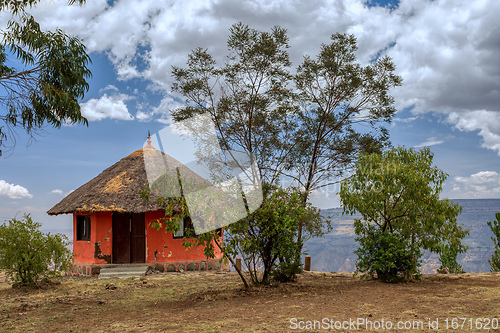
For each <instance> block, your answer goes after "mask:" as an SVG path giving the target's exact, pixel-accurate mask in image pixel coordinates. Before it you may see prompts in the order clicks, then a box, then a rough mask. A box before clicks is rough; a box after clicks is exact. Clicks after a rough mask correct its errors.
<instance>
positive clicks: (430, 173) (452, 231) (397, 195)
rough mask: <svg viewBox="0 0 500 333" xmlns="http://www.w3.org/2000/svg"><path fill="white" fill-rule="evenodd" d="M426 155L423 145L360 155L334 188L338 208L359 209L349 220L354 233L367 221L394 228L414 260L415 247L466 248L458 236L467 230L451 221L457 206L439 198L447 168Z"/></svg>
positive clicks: (381, 227) (390, 230)
mask: <svg viewBox="0 0 500 333" xmlns="http://www.w3.org/2000/svg"><path fill="white" fill-rule="evenodd" d="M432 160H433V154H432V153H431V151H430V149H429V148H424V149H422V150H415V149H413V148H410V149H406V148H404V147H398V148H394V149H392V150H388V151H385V152H383V153H382V154H361V155H360V157H359V162H358V167H357V169H356V172H355V173H354V174H353V175H352V177H351V178H349V179H347V180H345V181H344V182H342V184H341V188H340V192H339V194H340V199H341V202H342V205H343V207H344V213H350V214H353V213H355V212H356V211H357V212H359V213H360V214H361V215H362V219H357V220H356V222H355V228H357V234H358V235H359V236H361V237H365V236H366V235H369V234H370V232H369V230H370V228H369V227H368V226H373V227H374V228H375V229H376V230H379V231H381V232H383V233H395V234H398V235H400V236H401V237H402V238H403V239H404V240H406V241H408V242H409V246H410V247H409V249H410V250H411V251H413V255H414V258H415V261H416V260H417V259H418V258H419V256H420V254H419V251H418V250H419V249H423V250H429V251H432V252H435V253H440V252H441V251H442V250H443V248H444V247H448V250H451V251H454V252H456V253H463V252H465V251H466V250H467V247H466V246H464V245H463V244H462V239H463V238H464V237H465V236H466V235H468V233H469V230H468V229H467V230H465V229H464V227H463V225H458V224H457V216H458V214H459V213H460V212H461V209H462V207H460V206H459V205H458V204H457V203H453V202H451V201H450V200H448V199H439V193H440V192H441V191H442V185H443V182H444V181H445V180H446V178H447V174H446V173H444V172H443V171H441V170H439V169H438V168H437V167H435V166H433V165H432ZM363 230H367V232H365V233H363ZM415 268H416V266H415ZM406 273H408V272H406Z"/></svg>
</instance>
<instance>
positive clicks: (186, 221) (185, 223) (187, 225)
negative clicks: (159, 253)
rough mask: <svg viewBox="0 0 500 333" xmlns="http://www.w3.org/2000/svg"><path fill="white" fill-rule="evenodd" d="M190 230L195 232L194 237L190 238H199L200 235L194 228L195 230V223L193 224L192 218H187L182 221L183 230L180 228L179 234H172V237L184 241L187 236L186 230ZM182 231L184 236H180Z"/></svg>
mask: <svg viewBox="0 0 500 333" xmlns="http://www.w3.org/2000/svg"><path fill="white" fill-rule="evenodd" d="M188 229H191V230H192V231H193V234H194V236H193V237H190V238H197V237H198V235H197V234H196V232H195V231H194V228H193V223H192V222H191V218H190V217H185V218H184V219H183V220H182V228H179V231H178V233H177V234H174V233H173V232H172V237H173V238H174V239H182V238H184V237H185V235H186V230H188ZM181 231H182V234H180V232H181Z"/></svg>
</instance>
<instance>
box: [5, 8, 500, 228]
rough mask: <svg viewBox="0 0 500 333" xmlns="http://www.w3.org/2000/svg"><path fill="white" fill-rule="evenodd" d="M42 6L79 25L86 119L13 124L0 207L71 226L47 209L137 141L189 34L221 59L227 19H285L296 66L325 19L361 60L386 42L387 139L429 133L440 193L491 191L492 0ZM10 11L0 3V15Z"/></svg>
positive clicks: (499, 169)
mask: <svg viewBox="0 0 500 333" xmlns="http://www.w3.org/2000/svg"><path fill="white" fill-rule="evenodd" d="M385 6H387V7H385ZM51 8H52V9H53V10H50V11H46V12H41V11H33V10H32V11H31V12H32V13H33V14H34V15H35V17H36V18H37V19H38V20H39V22H40V23H41V26H42V28H43V29H54V28H56V27H57V28H61V29H63V30H64V31H66V32H67V33H68V34H72V35H76V36H79V37H80V38H81V39H82V40H83V42H84V43H85V45H86V46H87V48H88V51H89V53H90V56H91V58H92V65H91V66H90V68H91V70H92V73H93V77H92V79H91V80H90V81H89V83H90V90H89V92H88V93H87V94H86V96H85V98H84V99H83V100H82V101H81V105H82V110H83V113H84V115H85V116H86V117H87V118H88V119H89V126H88V127H85V126H82V125H74V126H63V127H62V128H61V129H53V128H46V129H45V130H46V132H45V133H43V134H42V135H40V136H37V137H36V141H35V142H33V143H32V144H31V145H29V146H27V144H28V138H27V137H26V136H25V135H24V134H23V133H22V132H19V137H18V138H17V140H16V146H15V148H14V149H13V150H11V151H10V152H9V151H6V152H5V154H4V156H2V157H0V221H4V220H6V219H10V218H12V217H14V216H16V215H17V216H18V217H20V216H22V215H23V214H24V213H31V214H32V215H33V217H34V218H35V219H36V220H37V221H39V222H42V223H43V227H44V229H45V230H50V231H58V232H60V231H63V232H66V233H68V230H70V229H71V217H70V216H68V215H62V216H58V217H50V216H48V215H46V211H47V210H48V209H50V208H51V207H52V206H53V205H54V204H56V203H57V202H59V201H60V200H61V199H62V198H63V197H64V196H65V195H66V194H68V193H69V192H70V191H72V190H74V189H76V188H78V187H79V186H80V185H83V184H84V183H86V182H87V181H89V180H90V179H92V178H93V177H95V176H97V175H98V174H99V173H100V172H101V171H103V170H104V169H105V168H107V167H108V166H111V165H112V164H113V163H115V162H117V161H118V160H120V159H121V158H123V157H125V156H127V155H128V154H130V153H131V152H133V151H134V150H136V149H140V148H141V147H142V145H143V144H144V140H145V138H146V135H147V132H148V130H150V131H151V133H156V132H158V131H160V130H161V129H163V128H164V127H165V126H166V125H167V124H168V122H169V111H170V110H171V109H174V108H176V107H179V106H181V105H182V103H181V101H182V99H181V98H180V97H179V96H175V95H172V94H171V84H172V79H171V73H170V68H171V66H172V65H177V66H183V65H184V64H185V62H186V59H187V54H188V53H189V52H190V50H192V49H194V48H195V47H198V46H201V47H205V48H208V49H209V50H210V52H211V53H212V54H213V55H214V56H215V58H216V59H217V60H221V59H223V58H222V57H223V56H224V55H225V50H226V44H225V42H226V38H227V34H228V29H229V27H230V26H231V25H232V24H234V23H236V22H238V21H242V22H243V23H245V24H248V25H250V26H251V27H253V28H257V29H260V30H269V29H270V28H271V27H272V26H274V25H280V26H281V27H283V28H285V29H287V30H288V36H289V37H290V45H291V48H290V53H291V57H292V61H293V63H294V66H297V65H298V64H299V63H300V62H301V59H302V57H303V55H305V54H310V55H313V56H314V55H315V54H316V53H317V51H318V50H319V46H320V45H321V43H328V41H329V36H330V35H331V34H332V33H335V32H348V33H353V34H354V35H355V36H356V37H357V39H358V46H359V50H358V54H357V55H358V59H359V61H360V63H362V64H367V63H369V61H370V60H371V59H373V58H374V57H376V56H377V55H382V54H387V55H389V56H391V57H392V58H393V60H394V62H395V64H396V66H397V73H398V74H399V75H401V76H403V79H404V82H403V87H401V88H397V89H395V90H394V91H393V92H392V93H393V95H394V96H395V99H396V103H395V105H396V107H397V109H398V113H397V115H396V118H395V119H394V121H393V123H392V124H391V125H390V126H389V129H390V134H391V141H392V142H393V144H394V145H405V146H407V147H417V148H420V147H423V146H430V147H431V150H432V151H433V152H434V153H435V164H436V165H437V166H438V167H440V168H441V169H443V170H444V171H445V172H447V173H448V174H449V178H448V180H447V182H446V184H445V188H444V191H443V196H445V197H449V198H499V197H500V163H499V162H500V156H499V154H500V62H498V57H497V54H498V52H499V51H500V21H498V19H497V17H498V15H499V14H500V2H498V1H496V0H490V1H488V0H481V1H480V0H477V1H470V0H468V1H466V0H448V1H439V0H438V1H430V0H403V1H400V2H395V1H384V2H380V1H378V2H375V1H370V2H369V3H367V2H365V1H362V0H338V1H337V0H335V1H334V0H331V1H330V0H314V1H307V2H306V1H298V0H297V1H289V0H267V1H260V0H254V1H235V0H211V1H193V0H186V1H182V2H181V1H154V0H141V1H138V0H120V1H115V2H112V3H111V4H110V3H108V2H107V1H105V0H93V1H89V2H88V3H87V4H86V5H84V6H83V7H78V6H72V7H68V6H66V4H65V2H64V1H62V0H58V1H55V5H54V6H53V7H51ZM9 19H10V15H9V14H8V13H0V26H1V27H5V26H6V22H7V21H8V20H9ZM0 112H2V111H1V110H0ZM0 126H1V125H0ZM9 143H12V141H9V142H8V143H7V144H9ZM165 150H166V152H167V153H169V148H168V145H167V146H165ZM336 191H337V189H336V188H333V187H332V188H329V189H327V190H326V191H323V192H318V193H315V194H314V196H313V201H314V202H315V203H316V204H317V205H318V206H320V207H322V208H330V207H336V206H338V204H339V203H338V198H336V195H335V192H336Z"/></svg>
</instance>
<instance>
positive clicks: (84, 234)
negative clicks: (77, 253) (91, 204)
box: [76, 215, 92, 242]
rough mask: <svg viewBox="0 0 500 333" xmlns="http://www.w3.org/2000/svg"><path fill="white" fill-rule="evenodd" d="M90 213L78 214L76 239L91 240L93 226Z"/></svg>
mask: <svg viewBox="0 0 500 333" xmlns="http://www.w3.org/2000/svg"><path fill="white" fill-rule="evenodd" d="M91 224H92V223H91V219H90V215H77V216H76V240H77V241H84V242H90V228H91Z"/></svg>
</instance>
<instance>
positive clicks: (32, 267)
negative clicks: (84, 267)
mask: <svg viewBox="0 0 500 333" xmlns="http://www.w3.org/2000/svg"><path fill="white" fill-rule="evenodd" d="M40 226H41V224H40V223H37V222H33V220H32V219H31V217H30V215H29V214H27V215H25V216H24V218H23V219H21V220H17V219H15V218H14V219H12V220H10V221H8V223H5V224H3V225H1V226H0V268H2V269H5V270H6V271H7V275H8V276H9V277H10V278H11V279H12V282H13V284H14V285H16V284H17V285H21V286H28V287H33V286H36V285H37V284H38V283H39V282H40V280H42V279H44V278H45V279H48V278H51V277H60V276H61V274H60V273H58V271H61V270H62V271H64V270H66V269H67V268H68V267H69V265H70V264H71V263H72V260H73V255H72V253H71V251H70V250H69V249H68V248H67V247H66V246H67V245H68V244H69V242H68V238H67V237H66V236H65V235H61V234H56V235H51V234H50V233H49V234H44V233H42V232H41V231H40V230H39V228H40ZM50 266H53V269H50V268H49V267H50Z"/></svg>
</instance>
